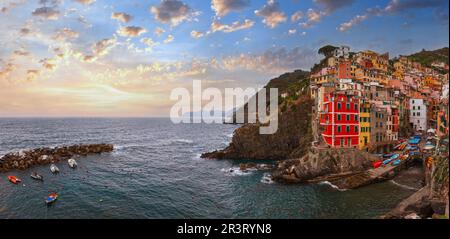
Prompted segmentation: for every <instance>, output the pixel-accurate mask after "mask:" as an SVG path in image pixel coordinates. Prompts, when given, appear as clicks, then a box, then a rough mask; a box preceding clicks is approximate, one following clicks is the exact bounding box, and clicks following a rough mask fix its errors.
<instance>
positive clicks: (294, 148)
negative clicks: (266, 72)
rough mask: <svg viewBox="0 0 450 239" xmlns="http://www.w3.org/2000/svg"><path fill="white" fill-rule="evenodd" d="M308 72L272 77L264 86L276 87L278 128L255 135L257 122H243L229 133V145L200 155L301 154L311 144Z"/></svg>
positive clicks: (282, 156)
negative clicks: (230, 138)
mask: <svg viewBox="0 0 450 239" xmlns="http://www.w3.org/2000/svg"><path fill="white" fill-rule="evenodd" d="M308 76H309V75H308V74H307V73H305V72H302V71H296V72H292V73H288V74H284V75H282V76H280V77H278V78H276V79H273V80H271V81H270V82H269V84H267V86H266V88H273V87H277V88H278V89H279V93H280V94H282V93H287V94H288V95H289V96H288V97H285V98H281V97H280V101H279V108H280V110H279V117H278V119H279V120H278V131H277V132H276V133H275V134H273V135H261V134H259V127H260V124H259V123H257V124H244V125H243V126H242V127H240V128H238V129H237V130H236V131H235V132H234V135H233V139H232V142H231V143H230V145H229V146H228V147H227V148H225V149H223V150H218V151H214V152H211V153H205V154H203V155H202V158H210V159H275V160H280V159H287V158H291V157H295V156H297V155H303V154H304V153H305V152H306V150H307V149H308V148H309V146H310V145H311V141H312V135H311V109H312V106H313V101H312V100H311V98H310V96H309V94H308V86H309V79H308V78H307V77H308Z"/></svg>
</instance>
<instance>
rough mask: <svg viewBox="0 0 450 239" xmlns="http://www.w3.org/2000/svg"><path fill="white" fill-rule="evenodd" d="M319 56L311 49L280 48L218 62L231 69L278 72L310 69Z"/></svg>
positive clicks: (223, 59) (226, 58) (227, 58)
mask: <svg viewBox="0 0 450 239" xmlns="http://www.w3.org/2000/svg"><path fill="white" fill-rule="evenodd" d="M317 57H318V56H317V54H316V52H315V51H313V50H311V49H301V48H299V47H296V48H293V49H289V50H288V49H286V48H280V49H277V50H267V51H265V52H263V53H262V54H240V55H239V56H228V57H223V58H222V59H221V60H220V61H219V62H218V63H217V64H218V66H219V67H221V68H223V69H226V70H230V71H234V70H237V69H243V70H251V71H259V72H264V73H274V74H275V73H276V74H278V73H281V72H286V71H291V70H294V69H299V68H301V69H309V68H310V67H311V66H312V65H313V64H314V62H315V61H317Z"/></svg>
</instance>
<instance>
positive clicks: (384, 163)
mask: <svg viewBox="0 0 450 239" xmlns="http://www.w3.org/2000/svg"><path fill="white" fill-rule="evenodd" d="M391 161H392V159H386V160H384V161H383V165H387V164H389V163H390V162H391Z"/></svg>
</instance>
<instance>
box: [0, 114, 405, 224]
mask: <svg viewBox="0 0 450 239" xmlns="http://www.w3.org/2000/svg"><path fill="white" fill-rule="evenodd" d="M235 129H236V126H233V125H217V124H214V125H207V124H180V125H174V124H172V123H171V122H170V120H169V119H0V156H1V155H3V154H6V153H8V152H12V151H19V150H23V149H30V148H37V147H43V146H46V147H47V146H57V145H62V144H66V145H70V144H77V143H112V144H114V145H115V147H116V149H115V151H114V152H113V153H109V154H102V155H99V156H98V155H97V156H88V157H82V158H77V161H78V165H79V167H78V169H75V170H72V169H70V168H69V167H68V165H67V162H60V163H59V164H57V165H58V167H59V168H60V170H61V173H60V174H59V175H52V174H51V173H50V170H49V166H48V165H47V166H40V167H36V168H32V169H29V170H26V171H15V172H10V173H8V174H0V218H372V217H376V216H379V215H381V214H383V213H385V212H387V211H389V210H390V209H391V208H393V207H394V206H395V205H396V204H397V203H398V202H399V201H400V200H401V199H403V198H405V197H407V196H408V195H410V194H412V193H413V192H414V191H413V190H411V189H406V188H404V187H400V186H398V185H396V184H395V183H392V182H385V183H381V184H376V185H371V186H368V187H365V188H361V189H357V190H349V191H344V192H340V191H337V190H335V189H333V188H331V187H330V186H328V185H308V186H300V185H281V184H276V183H268V182H265V181H264V180H262V179H263V178H264V177H265V174H266V173H267V172H261V171H254V172H250V173H240V172H239V171H237V172H235V173H229V169H230V168H233V167H238V166H239V163H241V162H239V161H228V160H223V161H216V160H203V159H200V158H199V155H200V154H201V153H203V152H206V151H211V150H214V149H219V148H223V147H225V146H227V145H228V143H229V141H230V140H231V135H232V133H233V131H234V130H235ZM265 163H270V162H265ZM33 171H37V172H39V173H40V174H42V175H44V178H45V181H44V182H36V181H32V180H31V178H30V176H29V175H30V173H31V172H33ZM10 174H14V175H16V176H18V177H20V178H22V180H23V183H22V184H21V185H13V184H11V183H9V182H8V180H7V175H10ZM53 191H56V192H58V194H59V196H60V197H59V200H58V201H57V203H56V204H54V205H52V206H50V207H47V206H46V205H45V204H44V198H45V197H46V196H47V195H48V194H49V193H50V192H53Z"/></svg>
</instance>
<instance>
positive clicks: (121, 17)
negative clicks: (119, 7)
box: [111, 12, 132, 23]
mask: <svg viewBox="0 0 450 239" xmlns="http://www.w3.org/2000/svg"><path fill="white" fill-rule="evenodd" d="M131 18H132V16H131V15H128V14H126V13H123V12H113V13H112V14H111V19H115V20H117V21H120V22H124V23H127V22H129V21H130V20H131Z"/></svg>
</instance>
